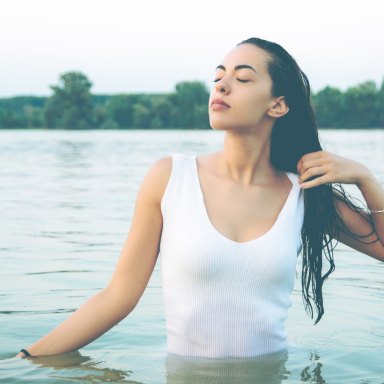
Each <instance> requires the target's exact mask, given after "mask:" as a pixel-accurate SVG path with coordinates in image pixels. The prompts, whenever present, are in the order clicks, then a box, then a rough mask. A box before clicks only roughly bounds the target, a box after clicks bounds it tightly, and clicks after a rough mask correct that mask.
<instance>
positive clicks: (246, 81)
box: [213, 79, 250, 83]
mask: <svg viewBox="0 0 384 384" xmlns="http://www.w3.org/2000/svg"><path fill="white" fill-rule="evenodd" d="M220 80H221V79H215V80H213V82H214V83H217V82H218V81H220ZM236 80H237V81H240V83H248V82H249V81H250V80H243V79H236Z"/></svg>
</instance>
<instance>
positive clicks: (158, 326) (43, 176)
mask: <svg viewBox="0 0 384 384" xmlns="http://www.w3.org/2000/svg"><path fill="white" fill-rule="evenodd" d="M321 137H322V141H323V144H324V146H325V149H328V150H330V151H335V152H336V153H338V154H340V155H342V156H348V157H351V158H354V159H356V160H359V161H362V162H364V163H365V164H367V165H368V166H369V167H370V168H371V169H372V170H373V172H374V173H375V174H376V176H377V177H378V178H379V179H380V180H381V182H382V183H384V166H383V164H384V154H383V153H384V152H383V148H384V131H380V130H378V131H360V130H356V131H355V130H354V131H344V130H340V131H332V130H331V131H322V132H321ZM222 138H223V136H222V135H221V133H218V132H212V131H81V132H77V131H44V130H37V131H4V130H3V131H0V164H1V167H0V196H1V199H0V212H1V221H0V251H1V252H0V260H1V271H0V337H1V339H0V340H1V344H0V359H1V360H0V381H1V382H4V383H67V382H82V383H93V382H125V383H148V384H149V383H154V384H159V383H168V384H181V383H263V384H268V383H279V384H280V383H282V384H288V383H291V384H292V383H295V384H297V383H316V384H319V383H331V384H337V383H343V384H344V383H348V384H349V383H350V384H368V383H370V384H383V383H384V364H383V358H382V356H383V353H384V321H383V319H384V290H383V286H384V285H383V283H384V264H382V263H380V262H378V261H376V260H374V259H371V258H369V257H367V256H364V255H362V254H359V253H358V252H356V251H354V250H351V249H348V248H347V247H345V246H343V245H339V246H338V248H337V251H336V254H335V257H336V265H337V268H336V272H335V273H334V274H333V275H332V276H331V278H330V279H329V280H328V281H327V283H326V285H325V306H326V314H325V316H324V318H323V319H322V321H321V322H320V323H319V324H318V325H316V326H315V327H313V326H312V323H311V321H310V320H309V319H308V317H307V316H306V314H305V312H304V310H303V305H302V302H301V296H300V287H299V278H298V279H297V285H296V287H295V290H294V292H293V301H294V305H293V307H292V309H291V311H290V316H289V321H288V324H287V327H288V333H289V335H290V342H291V347H290V349H289V351H288V353H287V354H276V355H271V356H267V357H263V358H259V359H240V360H226V361H220V360H218V361H216V360H207V359H183V358H179V357H177V356H172V355H169V356H167V354H166V352H165V342H166V340H165V336H166V335H165V325H164V315H163V307H162V296H161V295H162V293H161V286H160V276H159V265H157V266H156V268H155V272H154V274H153V276H152V278H151V280H150V283H149V285H148V288H147V290H146V292H145V293H144V296H143V298H142V300H141V301H140V303H139V305H138V307H137V308H136V309H135V311H134V312H133V313H132V314H131V315H130V316H129V317H128V318H126V319H125V320H124V321H122V322H121V323H120V324H118V325H117V326H116V327H114V328H113V329H112V330H111V331H109V332H108V333H107V334H105V335H104V336H102V337H101V338H99V339H98V340H96V341H95V342H93V343H92V344H90V345H88V346H87V347H85V348H83V349H81V351H80V352H76V353H69V354H64V355H61V356H51V357H42V358H38V359H34V360H33V361H29V360H21V359H15V358H13V356H14V355H15V353H17V351H18V350H19V349H20V348H22V347H25V346H27V345H28V344H30V343H32V342H33V341H34V340H36V339H37V338H39V337H41V336H42V335H44V334H45V333H46V332H48V331H49V330H50V329H52V328H53V327H54V326H55V325H57V324H58V323H59V322H61V321H62V320H63V319H65V318H66V317H67V316H68V315H69V313H70V312H72V311H73V310H74V309H75V308H77V307H78V306H79V305H80V304H81V303H83V302H84V301H85V300H86V299H87V298H88V297H90V296H91V295H93V294H94V293H96V292H97V291H98V290H99V289H100V288H102V287H103V286H104V285H105V284H106V283H107V282H108V280H109V277H110V275H111V272H112V270H113V268H114V265H115V262H116V260H117V257H118V255H119V252H120V249H121V246H122V244H123V242H124V240H125V237H126V235H127V231H128V228H129V224H130V220H131V216H132V210H133V206H134V201H135V196H136V192H137V189H138V187H139V184H140V181H141V180H142V178H143V175H144V174H145V172H146V170H147V169H148V167H149V166H150V165H151V164H152V163H153V162H154V161H155V160H156V159H158V158H161V157H163V156H167V155H169V154H171V153H186V154H197V155H199V154H203V153H207V152H210V151H215V150H217V149H218V148H220V145H221V143H222ZM349 190H350V191H351V192H352V193H355V194H357V195H358V190H357V189H356V188H349ZM298 270H299V266H298Z"/></svg>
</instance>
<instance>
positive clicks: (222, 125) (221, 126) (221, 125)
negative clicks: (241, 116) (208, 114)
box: [209, 118, 233, 131]
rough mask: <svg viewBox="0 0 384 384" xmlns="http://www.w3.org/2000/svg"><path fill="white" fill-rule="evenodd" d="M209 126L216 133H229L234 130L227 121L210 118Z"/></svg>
mask: <svg viewBox="0 0 384 384" xmlns="http://www.w3.org/2000/svg"><path fill="white" fill-rule="evenodd" d="M209 125H210V126H211V128H212V129H214V130H216V131H228V130H230V129H231V128H233V124H229V122H228V120H227V119H218V118H210V119H209Z"/></svg>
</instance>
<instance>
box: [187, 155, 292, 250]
mask: <svg viewBox="0 0 384 384" xmlns="http://www.w3.org/2000/svg"><path fill="white" fill-rule="evenodd" d="M192 160H193V168H194V176H195V182H196V189H197V192H198V194H199V198H200V199H199V200H200V207H201V210H202V211H203V216H204V219H205V221H206V223H207V224H208V226H209V227H210V229H211V230H212V231H213V232H214V233H215V234H216V236H218V237H220V238H221V239H223V240H224V241H226V242H228V243H230V244H234V245H236V246H247V245H252V244H255V243H257V242H259V241H262V240H264V239H266V238H268V236H270V235H271V233H273V232H274V231H275V230H276V228H277V227H278V224H279V222H280V221H281V220H282V218H283V217H284V215H285V212H286V211H287V209H288V208H287V207H288V205H289V202H290V200H292V196H293V194H294V191H295V190H296V188H297V183H296V180H295V177H296V178H297V176H296V175H295V174H293V173H292V172H286V171H285V172H284V173H285V174H286V176H287V177H288V179H289V181H290V182H291V184H292V187H291V189H290V191H289V193H288V195H287V198H286V199H285V202H284V205H283V207H282V208H281V210H280V212H279V214H278V216H277V218H276V220H275V221H274V223H273V224H272V226H271V227H270V228H269V229H268V230H267V231H266V232H265V233H263V234H261V235H260V236H257V237H255V238H253V239H250V240H247V241H241V242H240V241H236V240H232V239H230V238H229V237H227V236H226V235H224V234H223V233H221V232H220V231H219V230H218V229H217V228H216V227H215V226H214V225H213V223H212V221H211V219H210V217H209V215H208V210H207V206H206V204H205V200H204V193H203V189H202V187H201V183H200V177H199V170H198V163H197V155H194V156H192Z"/></svg>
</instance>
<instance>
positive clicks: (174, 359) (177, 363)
mask: <svg viewBox="0 0 384 384" xmlns="http://www.w3.org/2000/svg"><path fill="white" fill-rule="evenodd" d="M287 360H288V354H287V352H286V351H284V352H280V353H274V354H271V355H266V356H260V357H254V358H244V359H202V358H195V357H182V356H177V355H173V354H169V355H168V356H167V358H166V362H165V364H166V375H167V384H195V383H204V384H226V383H228V384H233V383H236V384H250V383H252V384H255V383H263V384H280V383H282V382H283V380H284V379H286V378H287V377H288V375H289V372H288V371H287V369H286V367H285V363H286V361H287Z"/></svg>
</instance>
